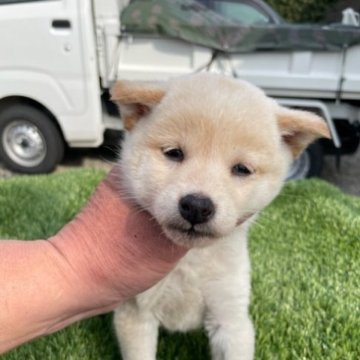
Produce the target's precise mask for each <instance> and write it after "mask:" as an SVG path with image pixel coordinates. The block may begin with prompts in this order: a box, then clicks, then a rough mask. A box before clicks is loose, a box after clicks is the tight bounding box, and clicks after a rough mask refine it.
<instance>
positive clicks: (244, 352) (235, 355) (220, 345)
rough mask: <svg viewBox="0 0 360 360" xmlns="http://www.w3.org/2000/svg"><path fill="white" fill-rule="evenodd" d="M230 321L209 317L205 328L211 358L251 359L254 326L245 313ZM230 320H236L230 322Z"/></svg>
mask: <svg viewBox="0 0 360 360" xmlns="http://www.w3.org/2000/svg"><path fill="white" fill-rule="evenodd" d="M236 318H237V319H235V318H234V319H233V320H232V321H231V322H227V321H224V320H221V319H217V320H215V319H211V320H209V321H208V322H207V326H206V329H207V331H208V335H209V338H210V346H211V354H212V359H213V360H251V359H253V358H254V338H255V335H254V328H253V325H252V322H251V320H250V319H249V318H248V316H247V315H244V316H242V317H236ZM232 322H236V324H235V323H232Z"/></svg>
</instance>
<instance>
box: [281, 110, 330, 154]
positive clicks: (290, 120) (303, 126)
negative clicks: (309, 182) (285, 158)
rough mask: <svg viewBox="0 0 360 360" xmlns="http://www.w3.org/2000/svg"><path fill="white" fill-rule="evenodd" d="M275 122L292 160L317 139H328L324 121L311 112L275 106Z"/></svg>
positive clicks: (327, 129)
mask: <svg viewBox="0 0 360 360" xmlns="http://www.w3.org/2000/svg"><path fill="white" fill-rule="evenodd" d="M276 116H277V121H278V125H279V129H280V133H281V136H282V138H283V141H284V142H285V143H286V144H287V145H288V146H289V148H290V151H291V153H292V155H293V157H294V158H297V157H298V156H299V155H300V154H301V152H302V151H303V150H304V149H305V148H307V147H308V145H310V144H311V143H312V142H313V141H315V140H316V139H318V138H321V137H324V138H328V139H329V138H330V137H331V136H330V132H329V128H328V126H327V125H326V123H325V121H324V120H323V119H322V118H321V117H320V116H317V115H315V114H314V113H312V112H308V111H302V110H293V109H287V108H285V107H282V106H277V111H276Z"/></svg>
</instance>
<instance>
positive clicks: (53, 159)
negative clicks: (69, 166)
mask: <svg viewBox="0 0 360 360" xmlns="http://www.w3.org/2000/svg"><path fill="white" fill-rule="evenodd" d="M63 155H64V141H63V138H62V136H61V134H60V131H59V130H58V128H57V127H56V126H55V124H54V123H53V120H52V119H51V118H50V117H49V116H48V115H46V114H45V113H44V112H42V111H41V110H39V109H37V108H35V107H32V106H30V105H24V104H18V105H12V106H9V107H7V108H5V109H3V110H2V111H1V113H0V158H1V160H2V162H3V163H4V164H5V166H7V167H8V168H9V169H11V170H13V171H15V172H19V173H25V174H38V173H49V172H51V171H52V170H54V168H55V167H56V165H57V164H58V163H59V162H60V161H61V160H62V157H63Z"/></svg>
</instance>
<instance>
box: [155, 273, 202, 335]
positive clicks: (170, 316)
mask: <svg viewBox="0 0 360 360" xmlns="http://www.w3.org/2000/svg"><path fill="white" fill-rule="evenodd" d="M192 270H194V269H192ZM199 275H200V274H197V273H196V272H194V271H190V272H189V271H186V270H185V271H183V269H177V270H175V271H173V273H171V274H170V275H169V276H168V277H167V279H166V283H165V284H163V286H162V289H161V294H158V295H160V296H159V297H158V301H157V302H156V304H155V306H154V308H153V312H154V313H155V316H156V318H157V319H158V320H159V321H160V323H161V325H162V326H164V327H165V328H166V329H168V330H171V331H188V330H192V329H196V328H199V327H201V326H202V324H203V320H204V313H205V301H204V296H203V293H202V282H203V281H205V279H202V278H201V276H199Z"/></svg>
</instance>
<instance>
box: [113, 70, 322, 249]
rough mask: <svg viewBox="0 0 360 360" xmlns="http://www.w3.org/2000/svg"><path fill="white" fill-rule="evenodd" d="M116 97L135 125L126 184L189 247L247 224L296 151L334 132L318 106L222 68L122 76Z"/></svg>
mask: <svg viewBox="0 0 360 360" xmlns="http://www.w3.org/2000/svg"><path fill="white" fill-rule="evenodd" d="M112 99H113V100H114V101H115V102H117V103H118V104H119V106H120V112H121V114H122V117H123V121H124V124H125V127H126V129H127V130H128V134H127V136H126V139H125V142H124V145H123V152H122V160H121V166H122V172H123V176H124V185H125V188H126V192H127V193H128V195H130V196H131V197H133V198H135V200H136V202H137V203H138V204H139V205H141V206H142V207H143V208H145V209H146V210H148V211H149V212H150V213H151V214H152V215H153V216H154V217H155V218H156V220H157V221H158V222H159V223H160V225H161V226H162V228H163V230H164V232H165V233H166V234H167V235H168V237H169V238H170V239H172V240H173V241H174V242H176V243H179V244H182V245H185V246H188V247H194V246H195V247H196V246H204V245H206V244H209V243H212V242H213V241H216V239H219V238H222V237H224V236H227V235H229V234H230V233H231V232H232V231H234V230H235V228H236V227H244V228H246V226H247V224H248V220H249V219H250V218H251V217H252V216H253V215H254V214H256V213H257V212H259V211H260V210H261V209H263V208H264V207H265V206H266V205H268V204H269V203H270V202H271V200H272V199H273V198H274V197H275V196H276V195H277V194H278V192H279V191H280V189H281V186H282V184H283V182H284V179H285V177H286V174H287V171H288V169H289V166H290V164H291V162H292V161H293V159H294V157H296V156H298V155H299V154H300V153H301V151H302V150H303V149H304V148H306V147H307V145H308V144H310V143H311V142H312V141H314V140H315V139H316V138H318V137H321V136H325V137H328V136H329V133H328V130H327V127H326V125H325V123H324V121H323V120H322V119H320V118H319V117H317V116H316V115H314V114H311V113H307V112H304V111H296V110H290V109H285V108H283V107H280V106H279V105H278V104H276V103H275V102H274V101H273V100H271V99H270V98H267V97H266V96H265V94H264V93H263V92H262V91H261V90H260V89H258V88H256V87H255V86H253V85H251V84H249V83H246V82H243V81H238V80H233V79H229V78H225V77H222V76H219V75H211V74H197V75H192V76H188V77H184V78H179V79H176V80H173V81H170V82H168V83H131V82H119V83H117V84H116V85H115V87H114V88H113V90H112Z"/></svg>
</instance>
